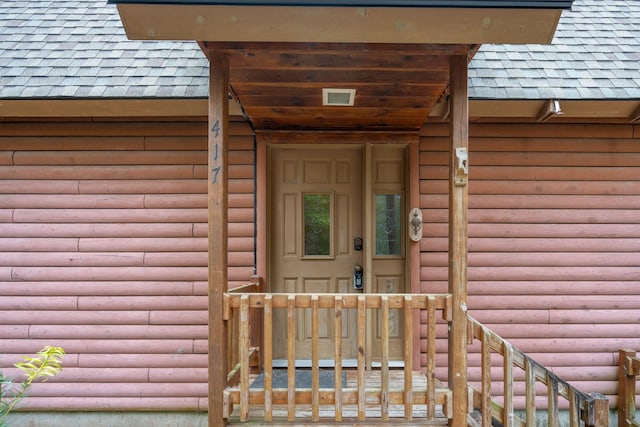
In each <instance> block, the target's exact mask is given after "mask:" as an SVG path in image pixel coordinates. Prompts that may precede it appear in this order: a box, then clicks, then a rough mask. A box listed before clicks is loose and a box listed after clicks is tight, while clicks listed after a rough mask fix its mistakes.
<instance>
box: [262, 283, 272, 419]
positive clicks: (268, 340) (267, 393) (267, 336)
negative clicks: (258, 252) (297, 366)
mask: <svg viewBox="0 0 640 427" xmlns="http://www.w3.org/2000/svg"><path fill="white" fill-rule="evenodd" d="M263 336H264V343H263V345H264V420H265V421H268V422H270V421H271V420H272V419H273V348H272V347H273V295H271V294H267V295H265V297H264V335H263Z"/></svg>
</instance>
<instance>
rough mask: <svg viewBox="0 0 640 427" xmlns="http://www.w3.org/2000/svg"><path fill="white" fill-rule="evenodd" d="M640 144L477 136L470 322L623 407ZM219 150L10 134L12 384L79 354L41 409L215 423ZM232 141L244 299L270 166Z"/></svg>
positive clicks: (443, 220)
mask: <svg viewBox="0 0 640 427" xmlns="http://www.w3.org/2000/svg"><path fill="white" fill-rule="evenodd" d="M447 129H448V127H447V126H446V124H429V125H427V126H425V127H424V128H423V131H422V138H421V143H420V153H419V156H420V206H421V207H422V209H423V214H424V219H425V226H424V237H423V240H422V242H421V252H420V279H421V280H420V287H421V291H422V292H425V293H440V292H446V290H447V283H446V280H447V238H448V236H447V232H448V224H447V218H448V213H447V200H448V196H447V176H448V171H447V147H448V136H447V132H448V130H447ZM638 129H640V127H637V126H636V127H635V129H634V128H633V127H632V126H629V125H584V124H583V125H555V124H540V125H538V124H489V123H484V124H473V125H472V126H471V128H470V135H471V137H470V141H469V147H470V165H471V169H470V183H469V194H470V195H469V207H470V224H469V235H470V238H469V264H470V266H469V291H470V296H469V307H470V313H471V314H472V315H473V316H474V317H475V318H476V319H478V320H479V321H481V322H483V323H485V324H487V325H488V326H489V327H491V328H492V329H494V330H495V331H496V332H498V333H499V334H501V335H502V336H504V337H505V338H506V339H509V340H510V341H511V342H513V343H514V344H515V345H516V346H518V347H519V348H521V349H522V350H524V351H526V352H528V353H531V355H532V356H533V357H534V359H536V360H537V361H539V362H541V363H542V364H544V365H547V366H551V367H553V369H554V371H555V372H557V373H558V374H559V375H560V376H562V377H563V378H566V379H568V380H569V381H570V382H572V383H573V384H575V385H577V386H579V387H580V388H581V389H583V390H585V391H596V392H600V393H603V394H605V395H607V396H609V397H610V398H611V400H612V402H613V403H614V404H615V398H614V397H613V396H614V395H615V394H616V385H617V383H616V381H617V377H616V375H617V374H616V368H615V367H616V366H617V354H618V353H617V352H618V349H619V348H624V347H629V348H640V338H639V337H640V334H638V329H637V325H638V323H640V281H639V280H638V277H640V276H639V275H638V273H639V272H640V270H639V269H640V267H638V266H640V256H639V255H638V254H639V253H640V251H639V250H638V249H640V220H639V219H638V218H640V216H638V214H637V212H638V209H639V208H640V191H639V190H638V188H639V185H638V182H639V181H640V170H639V169H638V165H639V164H640V162H639V160H640V148H639V145H638V142H639V140H640V131H638ZM634 132H635V133H634ZM205 135H206V124H205V122H204V121H200V120H194V121H189V122H166V123H159V122H144V121H135V122H69V121H67V122H57V123H28V122H19V123H10V122H4V123H2V125H1V126H0V348H2V349H3V351H2V354H1V355H0V366H1V367H2V368H3V371H4V372H5V373H6V374H9V375H11V374H15V373H16V372H15V371H13V370H12V369H11V368H10V366H11V364H12V363H13V362H15V361H16V360H17V359H19V356H20V355H22V354H28V353H33V352H34V351H36V350H38V349H39V348H41V347H42V346H44V345H47V344H52V345H61V346H63V347H64V348H65V349H66V350H67V352H68V353H69V354H68V356H67V357H66V358H65V361H64V366H65V370H64V374H63V375H62V376H61V377H60V378H58V379H56V380H54V381H51V382H48V383H45V384H37V385H36V386H34V388H33V392H32V395H31V397H30V399H28V400H27V401H25V403H27V405H28V407H29V408H31V409H36V410H48V409H56V410H101V409H103V410H131V411H134V410H167V409H169V410H205V409H206V402H207V399H206V395H207V356H206V351H207V335H206V321H207V313H206V307H207V305H206V304H207V299H206V294H207V283H206V274H207V269H206V260H207V258H206V250H207V243H206V237H207V224H206V221H207V214H206V197H207V196H206V160H207V159H206V136H205ZM230 135H231V138H230V144H231V152H230V153H229V159H230V163H231V164H230V167H229V175H230V182H229V189H230V197H229V204H230V207H229V209H230V210H229V217H230V219H231V222H230V224H229V278H230V281H231V282H232V283H231V286H235V285H237V284H239V283H242V282H243V281H245V280H247V279H248V278H249V277H250V276H251V275H252V274H253V265H254V220H255V218H254V209H253V208H254V200H255V198H254V173H255V172H254V171H255V168H254V161H255V151H254V140H253V136H252V132H251V129H250V127H249V126H248V125H247V124H246V123H244V122H240V121H235V122H232V123H231V124H230ZM422 322H423V325H422V327H421V335H422V337H423V338H424V336H425V334H426V325H425V324H424V323H425V322H426V313H425V315H423V317H422ZM438 331H439V335H438V337H439V338H438V342H437V350H438V360H437V363H436V365H437V366H438V368H437V369H438V372H437V376H438V377H439V378H446V364H447V355H446V353H445V349H446V327H445V326H444V325H438ZM426 343H427V342H426V340H425V339H423V340H422V341H421V343H420V344H421V348H422V358H421V363H422V365H423V366H424V365H425V362H426V351H427V349H426ZM470 350H471V352H470V355H469V362H468V364H469V378H470V380H471V381H473V382H479V380H480V364H481V360H480V353H479V348H478V347H477V345H476V346H475V347H471V349H470ZM493 371H494V372H493V377H494V379H495V380H498V382H496V384H495V386H494V387H495V388H494V390H492V392H493V393H494V395H498V396H499V395H500V394H501V393H502V390H501V387H502V386H501V384H500V382H499V380H500V379H501V375H502V373H501V368H499V367H498V366H497V365H495V367H494V369H493ZM515 374H516V377H517V378H519V376H518V375H519V374H518V373H515ZM514 390H515V393H516V395H517V396H521V398H522V400H524V396H523V389H522V387H520V386H519V385H518V384H514ZM538 395H539V396H540V397H541V398H544V390H539V393H538Z"/></svg>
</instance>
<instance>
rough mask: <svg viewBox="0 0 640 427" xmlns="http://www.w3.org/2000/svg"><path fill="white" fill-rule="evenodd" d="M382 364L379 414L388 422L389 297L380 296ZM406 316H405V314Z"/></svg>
mask: <svg viewBox="0 0 640 427" xmlns="http://www.w3.org/2000/svg"><path fill="white" fill-rule="evenodd" d="M380 310H382V362H381V367H380V387H381V389H380V414H381V416H382V420H383V421H387V420H389V297H388V296H387V295H382V297H381V301H380ZM405 315H406V314H405Z"/></svg>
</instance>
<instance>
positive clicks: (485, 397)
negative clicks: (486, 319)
mask: <svg viewBox="0 0 640 427" xmlns="http://www.w3.org/2000/svg"><path fill="white" fill-rule="evenodd" d="M480 339H481V342H482V344H481V351H482V355H481V364H482V368H481V375H482V403H481V406H482V408H481V410H482V427H491V418H492V417H493V415H492V413H491V341H490V339H491V337H490V335H489V331H488V330H487V329H486V328H481V329H480Z"/></svg>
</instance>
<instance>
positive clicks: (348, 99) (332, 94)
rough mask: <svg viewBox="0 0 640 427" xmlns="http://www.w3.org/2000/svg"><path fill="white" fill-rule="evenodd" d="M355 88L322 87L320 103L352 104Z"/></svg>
mask: <svg viewBox="0 0 640 427" xmlns="http://www.w3.org/2000/svg"><path fill="white" fill-rule="evenodd" d="M355 99H356V90H355V89H328V88H324V89H322V105H342V106H353V102H354V101H355Z"/></svg>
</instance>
